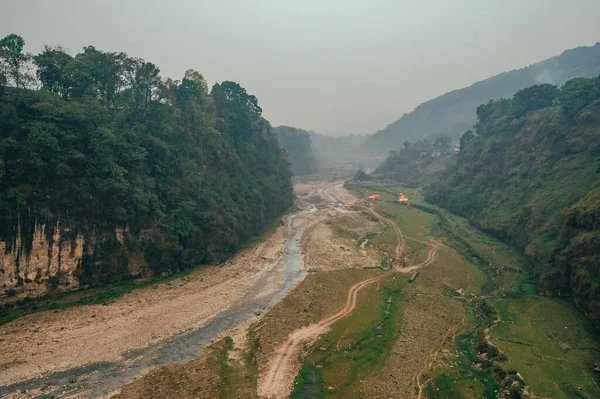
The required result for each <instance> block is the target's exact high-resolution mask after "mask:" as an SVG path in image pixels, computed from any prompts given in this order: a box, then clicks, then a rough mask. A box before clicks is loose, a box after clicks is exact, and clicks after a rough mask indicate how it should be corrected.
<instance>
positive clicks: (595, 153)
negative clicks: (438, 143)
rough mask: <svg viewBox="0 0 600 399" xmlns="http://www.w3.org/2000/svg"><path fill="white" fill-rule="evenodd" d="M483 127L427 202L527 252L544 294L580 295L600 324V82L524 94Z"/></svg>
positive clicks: (490, 107)
mask: <svg viewBox="0 0 600 399" xmlns="http://www.w3.org/2000/svg"><path fill="white" fill-rule="evenodd" d="M477 120H478V122H477V124H476V126H475V131H471V130H469V131H467V132H466V133H465V134H464V135H463V136H462V137H461V139H460V148H461V151H460V153H459V154H458V156H457V157H456V162H455V163H454V164H453V165H452V166H451V167H450V168H449V169H447V170H446V171H445V172H444V173H443V174H442V175H441V177H440V178H439V179H437V180H434V181H433V182H430V184H429V185H428V187H427V188H426V190H425V194H426V199H427V200H428V201H430V202H433V203H436V204H439V205H441V206H443V207H445V208H447V209H449V210H451V211H452V212H455V213H457V214H459V215H462V216H465V217H468V218H470V220H471V222H472V223H473V224H475V225H476V226H478V227H480V228H482V229H484V230H486V231H488V232H490V233H492V234H494V235H496V236H498V237H500V238H502V239H503V240H505V241H507V242H509V243H512V244H513V245H515V246H517V247H518V248H520V249H521V250H522V251H523V252H524V254H525V255H526V257H527V258H528V260H529V262H530V265H531V267H532V270H533V271H534V273H535V274H536V275H537V276H539V278H540V283H541V284H540V288H539V289H540V291H541V292H542V293H548V294H558V295H569V294H573V295H574V297H575V299H576V301H577V303H578V304H579V305H580V306H581V307H582V308H583V309H584V310H585V311H586V312H587V313H588V315H589V316H590V317H591V318H592V320H593V321H594V322H595V323H596V325H598V326H600V284H599V283H598V282H599V281H600V256H599V254H600V222H599V221H600V175H599V174H598V172H599V170H598V158H599V157H600V77H596V78H575V79H571V80H569V81H567V82H566V83H565V84H564V86H562V87H561V88H560V89H559V88H557V87H556V86H552V85H548V84H543V85H537V86H533V87H529V88H526V89H523V90H520V91H519V92H517V93H516V94H515V95H514V96H513V98H512V99H499V100H492V101H490V102H488V103H486V104H483V105H480V106H479V107H478V108H477Z"/></svg>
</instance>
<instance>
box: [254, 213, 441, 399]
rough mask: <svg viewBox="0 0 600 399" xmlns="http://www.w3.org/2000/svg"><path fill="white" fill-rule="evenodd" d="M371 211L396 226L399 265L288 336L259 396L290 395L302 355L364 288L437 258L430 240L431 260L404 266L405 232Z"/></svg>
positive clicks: (265, 375) (357, 286)
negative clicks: (331, 312) (330, 313)
mask: <svg viewBox="0 0 600 399" xmlns="http://www.w3.org/2000/svg"><path fill="white" fill-rule="evenodd" d="M367 212H368V213H370V214H371V215H373V216H375V217H377V218H379V219H380V220H382V221H384V222H386V223H388V224H389V225H391V226H392V227H393V228H394V231H395V232H396V236H397V245H396V247H395V254H396V266H395V267H394V269H393V270H391V271H390V272H387V273H384V274H381V275H379V276H377V277H372V278H369V279H367V280H363V281H361V282H358V283H356V284H354V285H353V286H352V287H350V289H349V291H348V295H347V298H346V303H345V305H344V307H343V308H342V309H341V310H340V311H339V312H337V313H336V314H334V315H333V316H330V317H328V318H326V319H323V320H321V321H320V322H318V323H316V324H311V325H309V326H306V327H302V328H300V329H298V330H296V331H294V332H292V333H291V334H290V335H289V336H288V339H287V341H286V342H285V343H284V344H283V345H281V346H280V347H279V348H278V349H277V350H276V352H275V354H274V356H273V359H272V360H271V361H270V362H269V364H268V365H267V369H266V371H265V372H263V373H262V374H261V376H260V378H259V382H258V394H259V396H262V397H266V398H270V399H272V398H275V399H280V398H286V397H288V396H289V394H290V392H291V390H292V386H293V383H294V379H295V378H296V374H297V372H298V370H299V368H300V365H299V357H300V356H301V353H302V351H303V350H304V348H305V347H307V346H309V345H310V344H311V343H313V342H314V341H315V340H316V339H317V338H318V337H319V336H320V335H322V334H324V333H325V332H327V331H328V329H329V328H330V327H331V325H332V324H333V323H335V322H337V321H339V320H342V319H344V318H346V317H348V316H349V315H350V314H351V313H352V311H353V310H354V308H355V307H356V304H357V298H358V294H359V292H360V291H361V290H362V289H363V288H365V287H367V286H368V285H370V284H372V283H374V282H377V281H380V280H382V279H384V278H387V277H389V275H390V274H391V273H396V272H400V273H409V272H411V271H413V270H416V269H419V268H422V267H425V266H427V265H429V264H430V263H432V262H433V261H434V260H435V255H436V252H437V249H438V248H439V245H438V244H437V242H435V241H433V240H430V242H427V243H426V244H428V245H430V247H431V248H430V251H429V254H428V257H427V260H425V261H424V262H422V263H420V264H418V265H412V266H408V267H402V266H403V265H402V264H401V262H400V260H401V259H403V256H402V255H403V250H404V237H403V236H402V231H401V230H400V228H399V227H398V225H397V224H396V223H395V222H394V221H393V220H391V219H388V218H385V217H382V216H381V215H379V214H378V213H377V212H375V211H374V210H373V209H372V208H370V209H368V210H367Z"/></svg>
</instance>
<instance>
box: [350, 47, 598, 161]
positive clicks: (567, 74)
mask: <svg viewBox="0 0 600 399" xmlns="http://www.w3.org/2000/svg"><path fill="white" fill-rule="evenodd" d="M598 74H600V43H596V45H594V46H591V47H579V48H575V49H571V50H567V51H565V52H564V53H562V54H561V55H559V56H556V57H553V58H550V59H547V60H545V61H542V62H539V63H537V64H534V65H530V66H528V67H525V68H522V69H518V70H514V71H510V72H505V73H502V74H499V75H497V76H494V77H491V78H489V79H486V80H482V81H480V82H477V83H475V84H473V85H472V86H469V87H467V88H464V89H460V90H455V91H452V92H450V93H447V94H444V95H442V96H439V97H437V98H434V99H433V100H430V101H427V102H424V103H422V104H420V105H419V106H418V107H417V108H416V109H415V110H414V111H412V112H410V113H408V114H405V115H404V116H402V118H400V119H399V120H397V121H396V122H394V123H392V124H390V125H388V126H387V127H386V128H385V129H383V130H380V131H378V132H377V133H375V134H374V135H372V136H370V137H369V139H368V140H367V141H366V143H365V144H364V146H363V147H362V150H363V151H364V152H370V153H373V154H387V152H388V151H390V150H399V149H400V148H401V147H402V143H403V142H404V141H405V140H407V139H408V140H410V141H417V140H423V139H434V138H435V137H439V136H451V137H452V138H453V139H456V138H458V137H459V136H460V135H461V134H462V133H463V132H464V131H465V130H467V129H470V128H471V127H472V126H473V125H474V124H475V123H476V122H477V120H476V118H475V109H476V108H477V106H479V105H480V104H482V103H485V102H487V101H489V100H490V99H498V98H503V97H512V95H513V94H514V93H516V92H517V91H519V90H521V89H524V88H526V87H529V86H533V85H536V84H541V83H550V84H553V85H562V84H564V83H565V82H566V81H567V80H569V79H572V78H575V77H584V78H589V77H594V76H597V75H598ZM516 101H518V100H516Z"/></svg>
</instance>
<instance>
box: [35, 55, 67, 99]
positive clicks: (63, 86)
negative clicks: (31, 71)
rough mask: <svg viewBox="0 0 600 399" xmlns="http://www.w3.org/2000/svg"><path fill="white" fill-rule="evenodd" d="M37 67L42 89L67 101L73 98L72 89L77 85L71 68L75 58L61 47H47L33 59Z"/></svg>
mask: <svg viewBox="0 0 600 399" xmlns="http://www.w3.org/2000/svg"><path fill="white" fill-rule="evenodd" d="M33 59H34V61H35V64H36V66H37V71H36V74H37V77H38V79H39V81H40V82H41V84H42V87H43V88H44V89H46V90H48V91H51V92H52V93H55V94H58V95H59V96H61V97H62V98H63V99H65V100H67V99H69V97H70V96H71V89H72V87H73V86H74V85H75V82H73V77H72V76H70V74H69V66H70V64H71V63H73V62H74V61H73V57H71V56H70V55H69V54H67V53H66V52H65V51H64V50H63V49H62V48H61V47H50V46H45V47H44V51H42V52H41V53H39V54H38V55H36V56H35V57H33Z"/></svg>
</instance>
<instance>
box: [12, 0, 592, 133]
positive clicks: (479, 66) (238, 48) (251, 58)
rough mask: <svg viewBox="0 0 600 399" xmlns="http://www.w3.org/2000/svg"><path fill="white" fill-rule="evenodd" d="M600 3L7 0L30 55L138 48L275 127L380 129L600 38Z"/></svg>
mask: <svg viewBox="0 0 600 399" xmlns="http://www.w3.org/2000/svg"><path fill="white" fill-rule="evenodd" d="M599 21H600V0H493V1H492V0H389V1H388V0H364V1H357V0H294V1H291V0H247V1H246V0H213V1H207V0H178V1H175V0H170V1H159V0H105V1H101V0H47V1H44V0H35V1H34V0H0V36H4V35H6V34H8V33H12V32H14V33H18V34H20V35H21V36H23V37H24V38H25V40H26V42H27V49H28V51H30V52H38V51H39V50H41V49H42V47H43V45H44V44H51V45H56V44H61V45H63V46H64V47H65V48H67V49H68V50H69V51H70V52H71V53H76V52H78V51H80V50H81V48H82V47H83V46H86V45H90V44H92V45H94V46H96V47H97V48H99V49H102V50H107V51H125V52H127V53H128V54H129V55H131V56H137V57H142V58H145V59H146V60H148V61H152V62H154V63H156V64H157V65H159V67H160V68H161V71H162V76H163V77H167V76H168V77H172V78H176V79H179V78H181V76H182V75H183V72H184V71H185V70H186V69H189V68H193V69H196V70H198V71H200V72H202V74H203V75H204V77H205V78H206V79H207V80H208V82H209V85H212V83H214V82H216V81H223V80H234V81H237V82H239V83H240V84H241V85H242V86H244V87H245V88H246V89H247V90H248V92H250V93H252V94H254V95H256V96H257V97H258V100H259V103H260V105H261V106H262V108H263V110H264V116H265V117H266V118H267V119H269V120H270V121H271V122H272V124H273V125H279V124H286V125H291V126H296V127H300V128H304V129H313V130H316V131H319V132H322V133H327V134H334V135H339V134H351V133H374V132H375V131H376V130H379V129H381V128H383V127H385V126H386V125H387V124H389V123H391V122H393V121H394V120H396V119H398V118H399V117H400V116H402V114H403V113H405V112H409V111H411V110H412V109H413V108H414V107H415V106H417V105H418V104H419V103H421V102H423V101H426V100H428V99H430V98H433V97H436V96H437V95H440V94H443V93H445V92H448V91H450V90H453V89H458V88H461V87H464V86H467V85H470V84H471V83H474V82H476V81H478V80H481V79H484V78H486V77H489V76H492V75H495V74H497V73H500V72H503V71H506V70H510V69H515V68H520V67H523V66H526V65H529V64H532V63H535V62H537V61H541V60H542V59H545V58H548V57H551V56H554V55H558V54H560V53H561V52H562V51H564V50H566V49H568V48H572V47H577V46H582V45H592V44H594V43H595V42H596V41H600V23H599Z"/></svg>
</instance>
